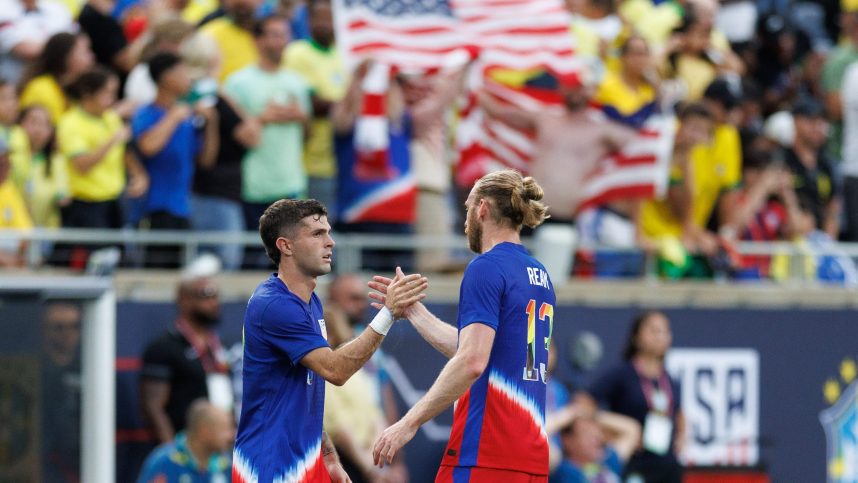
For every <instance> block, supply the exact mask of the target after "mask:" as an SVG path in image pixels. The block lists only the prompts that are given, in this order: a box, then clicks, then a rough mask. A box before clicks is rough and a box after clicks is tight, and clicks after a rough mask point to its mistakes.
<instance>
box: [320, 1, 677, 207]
mask: <svg viewBox="0 0 858 483" xmlns="http://www.w3.org/2000/svg"><path fill="white" fill-rule="evenodd" d="M334 14H335V22H336V33H337V43H338V46H339V48H340V49H341V51H342V52H343V53H344V54H345V57H346V59H347V60H348V61H349V62H350V63H352V64H356V63H357V62H358V61H359V60H360V59H364V58H372V59H373V60H374V61H375V62H378V63H382V64H386V65H393V66H396V67H397V68H398V69H399V70H401V71H406V70H412V71H423V72H434V71H438V70H441V69H443V68H445V67H447V66H449V64H450V60H451V58H453V57H455V53H456V52H457V51H461V50H462V49H468V50H478V51H479V59H478V62H477V63H476V65H475V66H474V67H473V68H472V69H471V76H470V79H469V82H468V85H469V92H467V94H466V95H465V100H464V102H463V103H462V106H461V110H460V122H459V123H458V126H457V131H456V147H457V150H458V153H459V163H458V169H457V181H458V182H459V184H460V185H462V186H470V185H471V184H472V183H473V182H474V181H475V180H477V179H478V178H480V177H481V176H483V175H484V174H486V173H488V172H491V171H494V170H497V169H502V168H505V167H511V168H515V169H518V170H520V171H522V172H524V173H527V172H528V165H529V164H530V162H531V156H532V154H533V140H534V136H533V133H528V132H523V131H520V130H517V129H515V128H513V127H510V126H508V125H506V124H503V123H502V122H500V121H497V120H494V119H489V118H487V117H486V116H484V115H483V112H482V110H481V109H480V108H479V106H478V103H477V95H476V93H477V90H478V89H484V88H487V87H488V88H489V89H488V90H489V92H490V94H491V95H493V96H495V97H497V98H499V99H502V100H503V101H504V102H508V103H511V104H513V105H516V106H518V107H520V108H524V109H529V110H534V111H539V110H544V109H562V100H561V99H560V97H559V96H557V95H556V94H555V93H554V92H551V91H546V90H544V89H533V88H524V87H523V86H517V87H510V86H503V85H501V84H498V83H494V82H492V81H490V80H487V79H490V78H492V77H493V75H494V73H496V72H498V71H502V70H503V71H510V70H513V71H531V72H544V71H549V72H552V73H556V74H561V75H566V74H574V73H577V72H580V71H581V69H582V67H583V63H582V61H581V59H580V58H578V57H576V56H575V55H574V40H573V38H572V36H571V34H570V32H569V25H570V16H569V14H568V12H567V11H566V9H565V8H564V5H563V3H562V0H335V1H334ZM643 134H645V135H643V136H642V137H641V139H642V140H643V141H644V144H646V143H647V142H649V143H650V144H651V139H652V134H653V131H652V129H649V131H647V132H646V133H643ZM629 148H630V149H631V150H633V151H635V156H636V158H637V159H639V160H640V159H643V161H644V162H643V163H640V162H639V163H635V164H634V172H630V171H626V168H625V166H628V163H622V162H619V163H618V162H616V161H617V159H608V160H605V161H606V162H605V163H604V166H602V167H593V169H592V170H588V171H590V172H591V173H592V175H591V179H588V180H583V181H586V183H582V187H589V189H588V190H587V192H586V193H583V198H582V199H581V203H580V206H585V205H587V204H592V203H595V202H600V203H601V202H606V201H611V199H614V198H616V197H622V196H625V195H628V194H629V193H633V194H635V195H640V194H644V195H646V196H651V195H658V194H661V193H662V192H663V191H664V189H665V186H664V185H665V183H666V179H667V172H666V170H667V168H666V163H665V162H664V158H663V156H661V155H657V154H656V153H654V152H651V153H649V154H647V155H646V156H645V157H644V158H645V159H644V158H641V157H640V154H641V153H640V146H639V145H636V143H632V144H631V145H629ZM619 156H621V157H622V154H621V153H620V154H619ZM647 167H649V169H647ZM576 181H577V180H576Z"/></svg>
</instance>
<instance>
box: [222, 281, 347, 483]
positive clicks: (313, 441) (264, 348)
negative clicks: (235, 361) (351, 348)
mask: <svg viewBox="0 0 858 483" xmlns="http://www.w3.org/2000/svg"><path fill="white" fill-rule="evenodd" d="M326 339H327V334H326V332H325V320H324V318H323V315H322V304H321V302H319V298H318V297H316V294H315V293H314V294H313V295H312V297H311V299H310V303H309V304H307V303H305V302H304V301H303V300H301V299H300V298H299V297H298V296H296V295H295V294H293V293H292V292H290V291H289V289H288V288H287V287H286V284H285V283H283V281H281V280H280V279H279V278H277V275H276V274H275V275H272V276H271V277H270V278H269V279H268V280H266V281H265V282H263V283H262V284H260V285H259V287H257V288H256V291H255V292H253V296H251V297H250V302H248V304H247V313H246V315H245V317H244V368H243V379H244V392H243V394H242V406H241V418H240V420H239V424H238V435H237V436H236V441H235V450H234V453H233V466H232V481H233V483H271V482H284V483H286V482H288V483H293V482H295V483H298V482H301V483H303V482H317V481H325V482H327V481H330V479H328V478H329V477H328V472H327V470H326V469H325V466H324V464H323V463H322V455H321V444H322V412H323V411H324V407H325V381H324V380H323V379H322V378H321V377H319V376H318V375H317V374H315V373H314V372H313V371H311V370H309V369H307V368H306V367H304V366H302V365H301V364H300V361H301V359H302V358H303V357H304V356H305V355H307V353H309V352H310V351H312V350H313V349H318V348H319V347H327V346H328V342H327V340H326Z"/></svg>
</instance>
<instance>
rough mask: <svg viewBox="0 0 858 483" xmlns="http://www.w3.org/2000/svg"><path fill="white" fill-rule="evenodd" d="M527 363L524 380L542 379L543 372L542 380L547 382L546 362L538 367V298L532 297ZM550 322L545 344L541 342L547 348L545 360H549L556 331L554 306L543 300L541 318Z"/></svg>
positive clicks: (528, 318)
mask: <svg viewBox="0 0 858 483" xmlns="http://www.w3.org/2000/svg"><path fill="white" fill-rule="evenodd" d="M525 311H526V312H527V363H526V364H525V366H524V376H523V378H524V380H525V381H536V380H539V379H540V373H541V374H542V378H541V379H542V382H543V383H545V372H546V368H545V364H544V363H542V362H540V363H539V367H536V346H537V344H536V315H537V313H536V300H535V299H530V301H529V302H528V303H527V309H526V310H525ZM546 319H548V320H547V322H548V337H546V338H545V340H544V344H539V346H540V347H542V346H543V345H544V349H545V357H544V358H543V360H546V361H547V360H548V347H549V346H550V345H551V334H552V332H553V331H554V306H553V305H551V304H549V303H546V302H543V303H542V305H540V306H539V320H540V321H542V322H546Z"/></svg>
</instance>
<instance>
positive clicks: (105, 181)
mask: <svg viewBox="0 0 858 483" xmlns="http://www.w3.org/2000/svg"><path fill="white" fill-rule="evenodd" d="M120 129H122V119H120V117H119V115H118V114H116V112H114V111H107V112H105V113H104V115H102V116H101V117H95V116H93V115H91V114H89V113H87V112H86V111H84V110H83V109H81V108H80V107H74V108H72V109H71V110H70V111H69V112H68V113H66V114H65V115H63V117H62V119H60V123H59V125H58V126H57V142H58V144H59V151H60V153H61V154H62V155H63V156H64V157H65V158H66V162H67V163H68V175H69V190H70V192H71V196H72V198H75V199H78V200H82V201H89V202H101V201H110V200H115V199H116V198H118V197H119V195H120V194H121V193H122V189H123V188H124V187H125V164H124V163H125V146H124V145H121V144H117V145H114V146H113V147H112V148H110V150H109V151H108V152H107V154H106V155H105V156H104V158H102V160H101V161H100V162H98V163H97V164H96V165H95V166H93V167H92V169H90V170H89V171H87V172H86V173H82V172H80V171H78V170H77V169H76V168H75V167H74V164H73V163H72V162H71V158H73V157H75V156H77V155H79V154H83V153H88V152H90V151H93V150H95V149H98V148H99V147H101V146H104V144H105V143H107V142H108V141H109V140H110V139H111V138H112V137H113V136H114V135H115V134H116V133H117V131H119V130H120Z"/></svg>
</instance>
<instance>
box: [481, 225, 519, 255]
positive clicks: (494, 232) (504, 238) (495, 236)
mask: <svg viewBox="0 0 858 483" xmlns="http://www.w3.org/2000/svg"><path fill="white" fill-rule="evenodd" d="M483 226H484V228H483V230H484V231H483V239H482V240H481V245H480V246H482V248H483V253H486V252H488V251H490V250H491V249H492V248H494V247H495V246H497V245H500V244H501V243H506V242H509V243H515V244H517V245H521V236H520V235H519V233H518V231H516V230H511V229H509V228H500V227H496V228H492V229H490V228H489V227H488V226H485V225H483Z"/></svg>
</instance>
